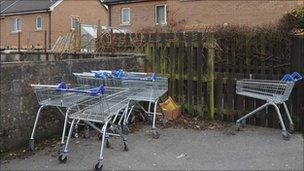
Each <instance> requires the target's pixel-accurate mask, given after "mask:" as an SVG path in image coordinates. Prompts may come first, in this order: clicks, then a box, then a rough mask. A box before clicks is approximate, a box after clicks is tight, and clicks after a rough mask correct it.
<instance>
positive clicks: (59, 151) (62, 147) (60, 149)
mask: <svg viewBox="0 0 304 171" xmlns="http://www.w3.org/2000/svg"><path fill="white" fill-rule="evenodd" d="M64 146H65V144H64V143H60V145H59V148H58V154H61V153H62V152H63V150H64Z"/></svg>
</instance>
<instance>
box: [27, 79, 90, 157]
mask: <svg viewBox="0 0 304 171" xmlns="http://www.w3.org/2000/svg"><path fill="white" fill-rule="evenodd" d="M66 86H67V85H66V84H65V83H60V84H58V85H43V84H31V87H32V88H33V91H34V93H35V95H36V97H37V101H38V103H39V105H40V107H39V109H38V112H37V114H36V119H35V122H34V126H33V130H32V134H31V137H30V141H29V147H30V150H32V151H34V149H35V145H34V135H35V132H36V127H37V123H38V120H39V117H40V113H41V111H42V109H43V108H45V107H47V106H50V107H56V108H57V109H58V110H59V111H60V113H61V114H62V115H63V116H64V118H65V119H64V126H63V131H62V137H61V143H60V148H59V151H60V150H61V149H62V147H63V145H64V135H65V130H66V125H67V123H68V115H69V111H70V107H71V106H73V105H75V104H77V103H79V102H81V101H84V100H86V99H87V98H89V97H90V94H87V93H76V92H81V91H83V90H87V89H90V88H92V87H91V86H88V85H81V86H78V87H74V89H71V90H74V91H70V90H69V91H58V89H62V88H66ZM93 90H94V89H92V90H91V91H92V92H93ZM62 108H65V110H66V111H65V112H63V110H62Z"/></svg>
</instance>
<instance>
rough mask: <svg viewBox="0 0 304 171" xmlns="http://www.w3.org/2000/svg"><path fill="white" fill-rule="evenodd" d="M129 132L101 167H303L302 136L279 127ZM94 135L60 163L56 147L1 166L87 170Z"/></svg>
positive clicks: (93, 156)
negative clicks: (154, 135)
mask: <svg viewBox="0 0 304 171" xmlns="http://www.w3.org/2000/svg"><path fill="white" fill-rule="evenodd" d="M142 129H143V130H141V131H138V132H136V133H133V134H130V135H129V136H128V141H129V151H128V152H124V151H123V149H122V143H121V141H120V139H118V138H117V139H111V145H112V148H111V149H106V150H105V155H104V158H105V159H104V170H113V169H114V170H160V169H161V170H168V169H170V170H176V169H179V170H181V169H182V170H185V169H196V170H205V169H207V170H214V169H215V170H264V169H265V170H291V169H292V170H303V161H304V160H303V137H302V135H301V134H293V135H292V136H291V139H290V140H289V141H286V140H283V139H282V138H281V134H280V130H276V129H269V128H261V127H246V128H244V130H243V131H240V132H234V131H232V132H231V131H227V130H223V131H215V130H206V131H199V130H192V129H174V128H168V129H162V130H161V137H160V139H158V140H154V139H151V137H150V134H149V131H148V127H144V128H142ZM99 145H100V142H99V141H98V140H97V139H96V137H92V138H90V139H82V138H78V139H73V140H72V143H71V146H70V153H69V154H70V155H69V158H68V161H67V163H66V164H59V162H58V161H57V153H56V150H55V148H52V149H51V148H46V149H44V150H41V151H38V152H36V154H35V155H32V156H29V157H28V158H26V159H14V160H10V161H6V162H4V161H2V166H1V170H19V169H22V170H34V169H36V170H45V169H48V170H92V169H93V165H94V164H95V163H96V161H97V156H98V154H99Z"/></svg>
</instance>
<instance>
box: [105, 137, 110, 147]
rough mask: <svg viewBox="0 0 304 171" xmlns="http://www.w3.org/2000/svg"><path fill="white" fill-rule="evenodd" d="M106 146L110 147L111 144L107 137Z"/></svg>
mask: <svg viewBox="0 0 304 171" xmlns="http://www.w3.org/2000/svg"><path fill="white" fill-rule="evenodd" d="M106 147H107V148H111V144H110V141H109V140H108V139H107V140H106Z"/></svg>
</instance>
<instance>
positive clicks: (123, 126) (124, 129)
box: [121, 125, 130, 135]
mask: <svg viewBox="0 0 304 171" xmlns="http://www.w3.org/2000/svg"><path fill="white" fill-rule="evenodd" d="M121 129H122V133H123V134H125V135H128V134H129V132H130V131H129V127H128V126H127V125H122V126H121Z"/></svg>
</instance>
